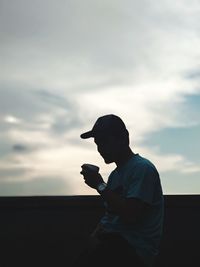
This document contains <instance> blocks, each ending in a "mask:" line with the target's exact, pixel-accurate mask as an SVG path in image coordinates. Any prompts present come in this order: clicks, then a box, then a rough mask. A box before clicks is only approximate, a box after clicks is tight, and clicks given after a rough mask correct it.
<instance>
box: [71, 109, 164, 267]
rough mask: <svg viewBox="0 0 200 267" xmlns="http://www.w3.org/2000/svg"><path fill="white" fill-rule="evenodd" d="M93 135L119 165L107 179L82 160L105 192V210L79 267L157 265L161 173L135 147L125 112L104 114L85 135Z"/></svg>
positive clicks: (91, 181)
mask: <svg viewBox="0 0 200 267" xmlns="http://www.w3.org/2000/svg"><path fill="white" fill-rule="evenodd" d="M91 137H92V138H94V142H95V144H96V145H97V150H98V152H99V153H100V155H101V156H102V157H103V159H104V161H105V163H106V164H109V163H113V162H114V163H115V164H116V168H115V169H114V170H113V171H112V172H111V174H110V175H109V177H108V181H107V183H105V181H104V180H103V178H102V176H101V175H100V173H99V172H98V171H99V168H98V167H97V166H96V167H95V166H93V165H90V164H83V165H82V171H81V172H80V173H81V174H82V175H83V178H84V180H85V183H86V184H87V185H88V186H90V187H92V188H94V189H96V190H97V192H98V193H99V194H100V195H101V197H102V199H103V201H104V205H105V213H104V215H103V217H102V218H101V220H100V222H99V224H98V225H97V227H96V229H95V231H94V232H93V233H92V234H91V243H90V246H89V247H88V248H87V250H85V251H84V252H83V254H82V256H81V257H80V258H79V260H78V261H77V263H76V266H87V267H90V266H112V265H113V266H115V267H116V266H134V267H142V266H153V264H154V262H155V259H156V256H157V254H158V252H159V245H160V240H161V236H162V227H163V209H164V202H163V193H162V187H161V182H160V177H159V173H158V171H157V169H156V167H155V166H154V164H153V163H152V162H151V161H149V160H148V159H146V158H144V157H142V156H140V155H139V154H138V153H134V152H133V151H132V149H131V148H130V146H129V132H128V130H127V129H126V126H125V124H124V122H123V121H122V120H121V118H120V117H118V116H116V115H113V114H109V115H104V116H102V117H100V118H98V119H97V121H96V123H95V124H94V126H93V128H92V130H91V131H89V132H86V133H83V134H82V135H81V138H83V139H87V138H91Z"/></svg>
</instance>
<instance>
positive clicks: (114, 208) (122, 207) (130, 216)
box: [101, 188, 151, 223]
mask: <svg viewBox="0 0 200 267" xmlns="http://www.w3.org/2000/svg"><path fill="white" fill-rule="evenodd" d="M101 196H102V197H103V199H104V200H105V201H106V202H107V204H108V212H111V213H114V214H116V215H119V216H120V217H121V219H122V220H123V221H124V222H125V223H131V222H136V221H137V220H138V219H140V218H142V217H143V216H144V215H145V213H146V212H147V210H148V209H149V208H150V207H151V206H150V205H149V204H147V203H145V202H143V201H141V200H140V199H137V198H124V197H122V196H120V195H119V194H117V193H116V192H114V191H112V190H110V189H107V188H106V189H105V190H104V191H102V192H101Z"/></svg>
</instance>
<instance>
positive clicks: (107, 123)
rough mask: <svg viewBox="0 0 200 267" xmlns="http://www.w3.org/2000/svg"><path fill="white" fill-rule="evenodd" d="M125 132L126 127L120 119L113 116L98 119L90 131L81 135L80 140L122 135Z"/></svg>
mask: <svg viewBox="0 0 200 267" xmlns="http://www.w3.org/2000/svg"><path fill="white" fill-rule="evenodd" d="M125 132H127V129H126V126H125V124H124V122H123V121H122V119H121V118H120V117H118V116H116V115H114V114H108V115H104V116H102V117H99V118H98V119H97V121H96V122H95V124H94V126H93V128H92V130H90V131H88V132H85V133H83V134H81V136H80V137H81V138H82V139H87V138H90V137H96V136H98V135H101V134H102V135H111V134H115V135H118V134H123V133H125Z"/></svg>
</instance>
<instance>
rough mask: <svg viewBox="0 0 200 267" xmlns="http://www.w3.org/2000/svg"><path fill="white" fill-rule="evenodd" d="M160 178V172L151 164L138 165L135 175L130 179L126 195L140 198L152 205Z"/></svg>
mask: <svg viewBox="0 0 200 267" xmlns="http://www.w3.org/2000/svg"><path fill="white" fill-rule="evenodd" d="M158 180H159V174H158V172H157V170H156V168H154V167H153V166H151V165H149V164H140V165H139V166H137V168H136V170H135V172H134V174H133V177H131V179H129V185H128V189H127V195H126V197H127V198H131V197H134V198H138V199H140V200H142V201H144V202H146V203H148V204H150V205H152V204H153V202H154V194H155V190H156V185H157V182H158Z"/></svg>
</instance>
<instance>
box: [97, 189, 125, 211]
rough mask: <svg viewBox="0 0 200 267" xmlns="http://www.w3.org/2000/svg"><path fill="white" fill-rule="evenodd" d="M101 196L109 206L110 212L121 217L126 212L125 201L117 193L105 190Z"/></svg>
mask: <svg viewBox="0 0 200 267" xmlns="http://www.w3.org/2000/svg"><path fill="white" fill-rule="evenodd" d="M101 196H102V197H103V199H104V200H105V201H106V202H107V204H108V211H110V212H112V213H116V214H118V215H121V214H122V213H123V212H124V211H125V199H124V198H123V197H122V196H120V195H119V194H117V193H116V192H114V191H112V190H110V189H105V190H104V191H103V192H102V193H101Z"/></svg>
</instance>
